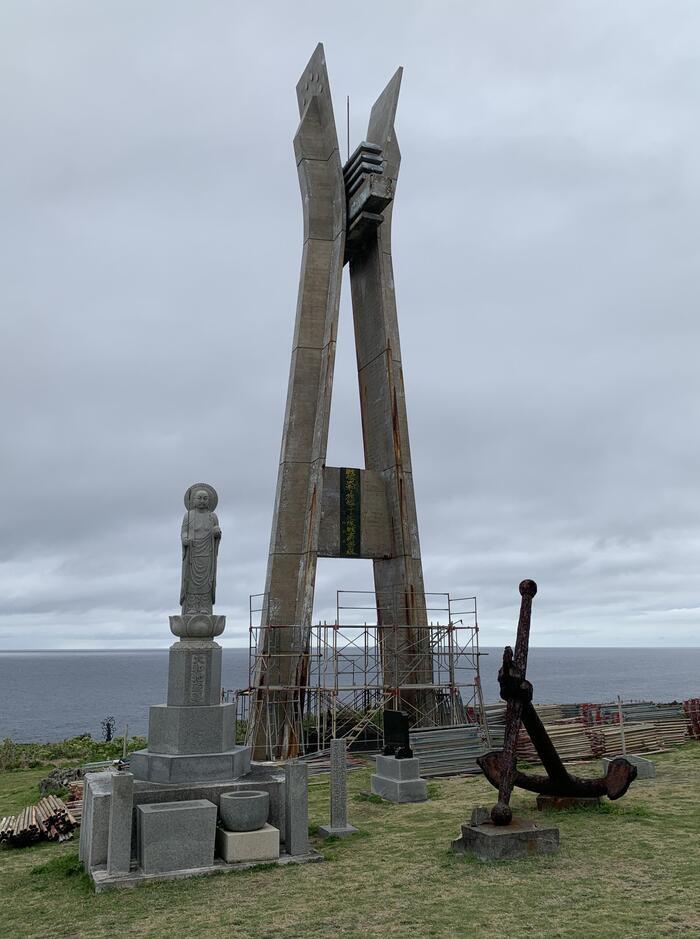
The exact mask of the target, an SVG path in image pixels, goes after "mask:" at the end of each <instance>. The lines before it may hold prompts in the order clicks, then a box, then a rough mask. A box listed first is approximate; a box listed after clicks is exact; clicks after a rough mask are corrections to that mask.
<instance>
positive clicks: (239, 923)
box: [0, 743, 700, 939]
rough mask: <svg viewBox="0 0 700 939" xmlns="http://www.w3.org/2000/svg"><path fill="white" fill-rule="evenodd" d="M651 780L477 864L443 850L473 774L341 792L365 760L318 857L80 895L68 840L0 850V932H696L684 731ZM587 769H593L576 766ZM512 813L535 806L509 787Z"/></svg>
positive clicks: (464, 808)
mask: <svg viewBox="0 0 700 939" xmlns="http://www.w3.org/2000/svg"><path fill="white" fill-rule="evenodd" d="M653 760H654V762H655V763H656V766H657V779H656V781H655V782H639V783H634V784H633V785H632V788H631V789H630V791H629V793H628V794H627V795H626V796H625V797H624V799H622V800H620V801H619V802H617V803H604V804H603V805H602V806H601V807H600V808H596V809H593V810H590V809H589V810H580V809H579V810H569V811H565V812H558V813H551V814H550V813H547V821H548V822H549V821H551V820H552V819H554V818H555V819H556V823H557V824H558V825H559V828H560V830H561V850H560V852H559V853H558V854H556V855H551V856H547V857H542V858H532V859H529V860H527V861H517V862H510V863H501V864H481V863H479V862H478V861H474V860H472V859H469V858H465V857H463V856H459V855H454V854H452V853H451V852H450V851H449V846H450V842H451V840H452V839H454V838H456V837H457V836H458V834H459V826H460V823H461V822H462V821H464V820H465V819H466V818H468V816H469V814H470V812H471V809H472V807H473V806H474V805H479V804H492V803H493V802H494V795H495V793H494V791H493V790H492V789H491V788H490V787H489V785H488V784H487V783H486V781H485V780H484V779H482V778H481V777H461V778H460V777H456V778H452V779H440V780H435V781H432V782H431V797H430V799H429V801H428V802H424V803H420V804H417V805H388V804H386V803H383V802H376V801H375V800H373V799H367V798H357V797H358V796H360V795H361V794H362V793H363V792H366V791H367V790H368V789H369V772H370V771H369V768H367V769H366V770H365V769H363V770H358V771H353V772H351V773H350V779H349V795H350V798H349V801H348V810H349V820H350V822H351V823H352V824H353V825H355V826H357V827H358V828H359V829H360V833H359V834H358V835H354V836H352V837H350V838H346V839H339V840H337V841H333V842H331V843H328V842H325V843H324V842H322V841H321V840H320V839H318V837H317V836H315V837H314V839H313V842H314V845H315V846H316V847H317V848H318V849H319V850H321V851H322V852H323V854H324V857H325V861H324V863H321V864H309V865H303V866H290V867H285V868H277V867H265V868H258V869H253V870H249V871H245V872H242V873H237V874H222V875H219V876H215V877H201V878H193V879H191V880H187V881H171V882H166V883H160V884H150V885H148V886H142V887H139V888H137V889H136V890H132V891H128V892H120V891H115V892H111V893H104V894H99V895H95V894H94V893H93V892H92V889H91V887H90V885H89V882H88V880H87V878H86V877H85V875H83V874H82V873H81V872H80V869H79V867H78V865H77V863H76V850H77V845H76V844H75V842H68V843H66V844H62V845H57V844H41V845H35V846H32V847H30V848H25V849H21V850H17V849H15V850H12V849H6V848H4V849H2V850H0V894H1V895H2V897H3V901H4V900H5V898H6V897H9V898H11V902H9V903H8V902H2V904H0V910H1V912H0V936H2V937H3V939H5V937H8V939H9V937H13V939H14V937H19V936H21V937H23V939H25V937H26V939H30V937H37V939H39V937H41V939H44V937H48V936H51V937H71V939H89V937H98V936H99V937H102V936H105V937H106V936H111V935H112V934H113V933H115V931H116V932H118V933H120V934H129V935H132V936H138V937H167V939H177V937H197V936H212V937H219V936H221V937H227V939H236V937H245V939H266V937H269V939H272V937H274V939H279V937H280V936H283V937H285V939H294V937H299V939H301V937H304V939H321V937H323V939H325V937H332V936H342V937H357V939H360V937H362V939H368V937H375V936H376V937H382V939H383V937H408V939H427V937H455V939H456V937H459V939H462V937H472V936H473V937H480V936H482V935H483V936H489V937H515V936H517V937H537V939H557V937H566V939H604V937H609V936H614V937H615V939H628V937H629V939H632V937H635V939H637V937H642V939H657V937H665V936H691V935H698V934H700V911H699V908H698V871H699V870H700V807H699V805H698V801H699V800H698V792H699V790H700V744H697V743H691V744H687V745H686V746H684V747H682V748H680V749H678V750H675V751H674V752H672V753H668V754H661V755H658V756H654V757H653ZM577 771H579V772H581V773H586V774H590V773H592V772H593V771H594V767H593V766H591V765H587V766H585V767H578V768H577ZM40 777H41V773H40V772H38V771H36V770H28V771H22V772H14V773H6V774H0V815H1V814H5V813H6V812H7V811H8V810H9V811H12V810H13V809H15V808H19V807H21V805H23V804H25V803H26V802H27V801H30V800H31V799H34V798H35V797H36V789H35V787H36V783H37V781H38V779H39V778H40ZM513 806H514V808H515V810H516V812H518V813H519V814H526V815H529V816H530V817H535V816H536V815H537V813H536V811H535V809H534V797H533V796H532V795H531V794H528V793H524V792H516V794H515V796H514V799H513ZM309 807H310V817H309V823H310V826H311V830H312V831H316V830H317V828H316V826H318V825H319V824H323V823H325V822H327V819H328V780H327V778H321V777H317V778H313V779H312V780H311V784H310V791H309Z"/></svg>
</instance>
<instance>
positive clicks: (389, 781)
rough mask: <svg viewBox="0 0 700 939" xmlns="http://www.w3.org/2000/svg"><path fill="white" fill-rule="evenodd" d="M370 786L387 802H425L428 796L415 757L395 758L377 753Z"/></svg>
mask: <svg viewBox="0 0 700 939" xmlns="http://www.w3.org/2000/svg"><path fill="white" fill-rule="evenodd" d="M370 788H371V790H372V792H373V793H374V795H377V796H381V798H382V799H386V800H387V802H425V800H426V799H427V798H428V784H427V783H426V781H425V780H424V779H421V778H420V771H419V766H418V758H417V757H412V758H411V759H408V760H397V759H396V757H395V756H382V755H379V756H378V757H377V772H376V773H374V774H373V775H372V776H371V777H370Z"/></svg>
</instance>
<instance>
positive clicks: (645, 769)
mask: <svg viewBox="0 0 700 939" xmlns="http://www.w3.org/2000/svg"><path fill="white" fill-rule="evenodd" d="M620 756H622V754H620ZM618 758H619V757H612V756H611V757H606V758H605V759H604V760H603V772H604V773H607V771H608V766H609V765H610V763H612V761H613V760H616V759H618ZM623 759H625V760H627V762H628V763H631V764H632V766H636V767H637V781H639V780H640V779H655V778H656V766H655V765H654V764H653V763H652V762H651V760H646V759H645V758H644V757H643V756H637V755H636V754H635V753H625V755H624V757H623Z"/></svg>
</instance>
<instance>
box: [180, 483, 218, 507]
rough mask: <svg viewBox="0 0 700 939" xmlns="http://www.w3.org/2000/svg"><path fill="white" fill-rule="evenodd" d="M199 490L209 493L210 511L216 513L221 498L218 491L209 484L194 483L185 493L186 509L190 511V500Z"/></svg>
mask: <svg viewBox="0 0 700 939" xmlns="http://www.w3.org/2000/svg"><path fill="white" fill-rule="evenodd" d="M199 489H204V491H205V492H208V493H209V511H210V512H214V511H216V507H217V505H218V504H219V496H218V494H217V491H216V489H214V487H213V486H210V485H209V483H194V485H192V486H190V488H189V489H188V490H187V492H186V493H185V508H186V509H187V511H189V510H190V509H191V508H192V506H191V505H190V498H191V497H192V493H193V492H197V491H198V490H199Z"/></svg>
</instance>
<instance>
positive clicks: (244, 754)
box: [131, 747, 250, 783]
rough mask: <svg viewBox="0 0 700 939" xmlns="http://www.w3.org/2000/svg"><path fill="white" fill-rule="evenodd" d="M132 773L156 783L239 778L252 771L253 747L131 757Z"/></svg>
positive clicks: (145, 752) (139, 753) (146, 752)
mask: <svg viewBox="0 0 700 939" xmlns="http://www.w3.org/2000/svg"><path fill="white" fill-rule="evenodd" d="M131 770H132V772H133V774H134V776H135V777H136V778H137V779H144V780H148V781H149V782H155V783H205V782H223V781H226V780H231V781H232V780H234V779H239V778H240V777H241V776H243V775H245V773H249V772H250V747H233V749H231V750H225V751H221V752H220V753H180V754H170V753H151V752H150V751H149V750H137V751H136V752H135V753H132V754H131Z"/></svg>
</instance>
